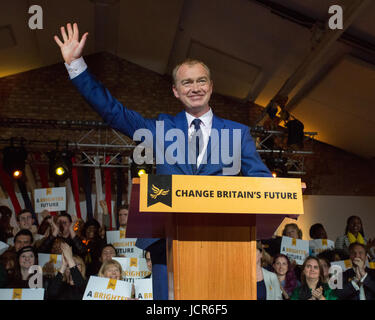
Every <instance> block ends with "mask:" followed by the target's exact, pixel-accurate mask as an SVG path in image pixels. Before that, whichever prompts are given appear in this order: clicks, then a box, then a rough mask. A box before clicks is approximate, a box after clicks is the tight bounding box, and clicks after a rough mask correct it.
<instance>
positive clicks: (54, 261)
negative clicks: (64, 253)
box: [49, 254, 57, 264]
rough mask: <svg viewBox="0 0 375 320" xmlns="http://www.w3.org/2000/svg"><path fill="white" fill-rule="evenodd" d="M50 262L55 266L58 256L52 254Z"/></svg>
mask: <svg viewBox="0 0 375 320" xmlns="http://www.w3.org/2000/svg"><path fill="white" fill-rule="evenodd" d="M49 262H52V263H53V264H56V263H57V254H51V255H50V256H49Z"/></svg>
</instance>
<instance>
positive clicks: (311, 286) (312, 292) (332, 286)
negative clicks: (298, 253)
mask: <svg viewBox="0 0 375 320" xmlns="http://www.w3.org/2000/svg"><path fill="white" fill-rule="evenodd" d="M309 233H310V237H311V239H313V240H314V239H329V237H328V235H327V232H326V230H325V228H324V226H323V225H322V224H320V223H317V224H314V225H312V226H311V227H310V232H309ZM282 235H283V236H286V237H290V238H294V239H302V230H301V229H300V228H299V227H298V225H297V224H296V223H290V224H287V225H285V227H284V229H283V231H282ZM281 239H282V237H276V238H273V239H268V240H264V241H259V242H258V243H257V269H256V270H257V299H258V300H374V299H375V270H374V269H373V268H370V266H371V262H372V261H374V260H375V251H374V249H375V240H372V239H367V238H366V236H365V233H364V230H363V225H362V221H361V218H360V217H358V216H350V217H349V218H348V219H347V223H346V227H345V232H344V234H343V235H341V236H339V237H338V238H337V239H336V241H335V243H334V244H335V245H334V248H329V249H327V250H324V251H322V252H320V253H319V254H317V255H316V256H314V255H312V254H311V252H310V254H309V255H308V256H307V257H306V258H305V261H304V263H303V264H302V265H298V264H296V262H295V261H294V260H291V259H290V258H289V257H288V256H287V255H285V254H280V245H281ZM336 261H349V262H350V263H349V264H348V266H349V267H348V269H347V270H345V271H344V270H343V273H341V276H339V275H338V274H337V273H336V272H335V271H332V273H330V267H331V264H333V263H334V262H336Z"/></svg>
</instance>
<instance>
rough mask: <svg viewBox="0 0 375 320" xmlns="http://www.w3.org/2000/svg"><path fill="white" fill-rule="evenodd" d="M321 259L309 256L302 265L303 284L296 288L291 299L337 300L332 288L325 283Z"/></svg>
mask: <svg viewBox="0 0 375 320" xmlns="http://www.w3.org/2000/svg"><path fill="white" fill-rule="evenodd" d="M323 274H324V271H323V268H322V266H321V265H320V264H319V259H318V258H316V257H312V256H309V257H307V258H306V260H305V262H304V263H303V265H302V274H301V285H300V286H298V287H297V288H295V289H294V291H293V293H292V295H291V297H290V299H291V300H337V297H336V296H335V294H334V293H333V291H332V289H331V288H330V287H329V286H328V284H327V283H324V279H323V277H324V276H323Z"/></svg>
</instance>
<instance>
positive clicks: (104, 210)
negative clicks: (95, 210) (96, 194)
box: [99, 200, 108, 215]
mask: <svg viewBox="0 0 375 320" xmlns="http://www.w3.org/2000/svg"><path fill="white" fill-rule="evenodd" d="M99 204H100V207H101V208H102V210H103V213H104V214H105V215H107V214H108V207H107V202H105V201H104V200H100V201H99Z"/></svg>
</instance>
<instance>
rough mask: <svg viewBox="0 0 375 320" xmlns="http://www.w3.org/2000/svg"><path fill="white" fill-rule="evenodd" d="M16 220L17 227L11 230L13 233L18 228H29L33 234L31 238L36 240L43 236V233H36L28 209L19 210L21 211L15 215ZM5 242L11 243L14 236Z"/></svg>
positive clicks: (33, 221)
mask: <svg viewBox="0 0 375 320" xmlns="http://www.w3.org/2000/svg"><path fill="white" fill-rule="evenodd" d="M16 220H17V225H18V229H14V230H13V233H14V234H15V233H17V232H18V231H20V230H29V231H30V232H31V233H32V235H33V240H35V241H37V240H40V239H42V238H43V235H40V234H38V232H37V231H38V229H37V227H36V225H35V224H34V223H35V220H34V218H33V216H32V214H31V212H30V211H29V210H28V209H23V210H21V212H20V213H18V214H17V215H16ZM7 243H8V244H9V245H13V244H14V238H8V240H7Z"/></svg>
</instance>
